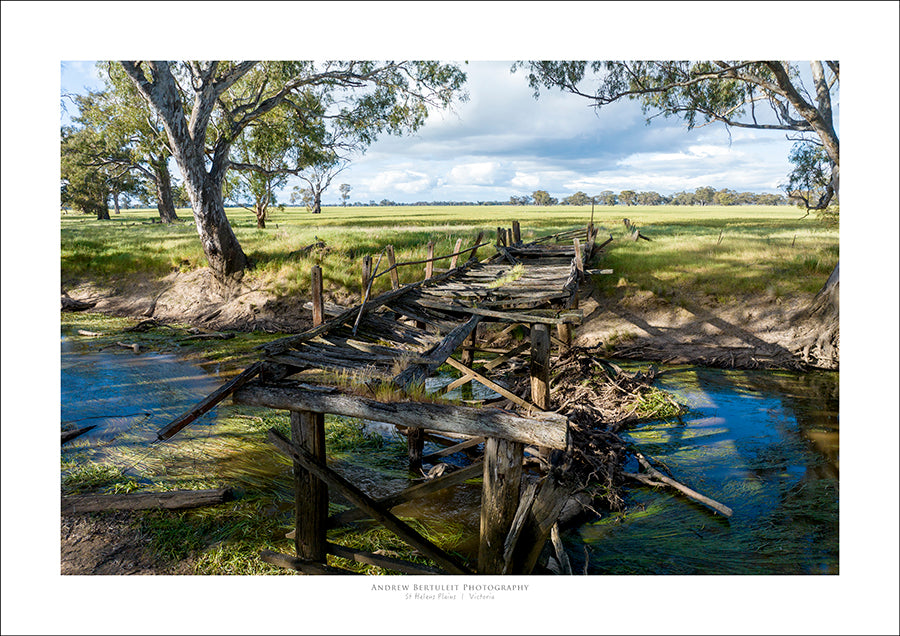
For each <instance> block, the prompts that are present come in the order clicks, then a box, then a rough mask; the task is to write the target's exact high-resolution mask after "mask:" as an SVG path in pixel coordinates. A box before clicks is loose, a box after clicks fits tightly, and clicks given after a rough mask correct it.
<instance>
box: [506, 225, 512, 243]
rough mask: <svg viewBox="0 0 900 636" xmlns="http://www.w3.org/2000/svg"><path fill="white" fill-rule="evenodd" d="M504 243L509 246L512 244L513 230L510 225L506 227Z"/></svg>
mask: <svg viewBox="0 0 900 636" xmlns="http://www.w3.org/2000/svg"><path fill="white" fill-rule="evenodd" d="M506 244H507V245H508V246H509V247H512V246H513V232H512V228H511V227H508V228H506Z"/></svg>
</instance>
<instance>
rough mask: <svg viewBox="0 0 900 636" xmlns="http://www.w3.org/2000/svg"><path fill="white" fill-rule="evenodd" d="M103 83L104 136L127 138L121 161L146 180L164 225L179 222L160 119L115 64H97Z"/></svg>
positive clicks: (169, 154) (169, 157)
mask: <svg viewBox="0 0 900 636" xmlns="http://www.w3.org/2000/svg"><path fill="white" fill-rule="evenodd" d="M98 67H99V68H100V70H101V72H102V74H103V77H104V82H105V87H104V91H103V92H102V93H100V94H99V95H100V98H101V100H102V102H103V114H102V117H103V119H102V122H98V123H102V126H103V128H104V130H105V131H106V132H107V134H110V135H114V136H117V137H119V138H124V139H127V142H128V147H129V150H130V152H129V154H128V157H127V158H125V160H124V161H123V162H122V165H123V166H127V167H128V168H129V169H130V170H132V171H133V172H135V173H137V174H140V175H141V177H143V178H144V179H146V180H147V181H148V182H149V183H150V184H151V187H152V189H153V191H154V193H155V203H156V208H157V210H158V211H159V218H160V220H161V221H162V222H163V223H173V222H175V221H177V220H178V215H177V213H176V212H175V197H174V194H173V189H174V187H175V186H174V183H173V179H172V174H171V171H170V170H169V161H170V159H171V157H172V152H171V150H170V149H169V144H168V139H167V137H166V131H165V128H164V127H163V125H162V120H161V118H160V117H159V116H158V115H157V114H156V113H155V112H153V111H152V110H151V109H150V108H149V107H148V105H147V102H146V101H145V100H144V99H143V97H141V95H140V94H139V93H138V91H137V89H136V88H135V86H134V83H133V82H131V80H130V79H129V78H128V76H127V75H126V74H125V73H124V71H123V70H122V67H121V66H120V65H118V64H115V63H111V62H99V63H98Z"/></svg>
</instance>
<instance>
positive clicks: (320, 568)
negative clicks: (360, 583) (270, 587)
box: [259, 550, 356, 574]
mask: <svg viewBox="0 0 900 636" xmlns="http://www.w3.org/2000/svg"><path fill="white" fill-rule="evenodd" d="M259 558H260V559H261V560H262V561H265V562H266V563H268V564H269V565H275V566H278V567H280V568H286V569H288V570H297V571H298V572H303V574H356V572H351V571H350V570H345V569H343V568H333V567H331V566H328V565H324V564H322V563H317V562H316V561H307V560H305V559H301V558H299V557H295V556H290V555H288V554H281V553H280V552H272V551H271V550H262V551H261V552H260V553H259Z"/></svg>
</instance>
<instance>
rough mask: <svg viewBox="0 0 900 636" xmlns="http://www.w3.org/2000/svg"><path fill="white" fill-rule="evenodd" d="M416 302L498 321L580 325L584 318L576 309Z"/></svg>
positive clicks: (422, 299)
mask: <svg viewBox="0 0 900 636" xmlns="http://www.w3.org/2000/svg"><path fill="white" fill-rule="evenodd" d="M416 302H417V303H418V304H420V305H422V306H423V307H431V308H432V309H443V310H444V311H455V312H457V313H462V314H472V315H474V316H484V317H486V318H496V319H497V320H498V321H499V322H527V323H536V322H540V323H544V324H547V325H559V324H562V323H567V324H573V325H580V324H581V321H582V320H583V319H584V313H583V312H581V311H577V310H571V309H569V310H565V311H559V310H552V309H543V310H533V311H528V312H521V311H498V310H494V309H483V308H481V307H467V306H465V305H457V304H453V303H440V302H434V301H431V300H427V299H425V298H419V299H417V300H416Z"/></svg>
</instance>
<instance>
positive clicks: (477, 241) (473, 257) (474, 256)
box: [469, 231, 484, 261]
mask: <svg viewBox="0 0 900 636" xmlns="http://www.w3.org/2000/svg"><path fill="white" fill-rule="evenodd" d="M483 238H484V231H481V232H479V233H478V236H477V237H475V245H481V240H482V239H483ZM469 260H470V261H477V260H478V248H477V247H476V248H475V249H473V250H472V255H471V256H470V257H469Z"/></svg>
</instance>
